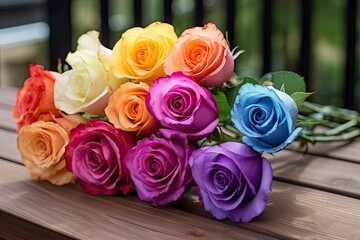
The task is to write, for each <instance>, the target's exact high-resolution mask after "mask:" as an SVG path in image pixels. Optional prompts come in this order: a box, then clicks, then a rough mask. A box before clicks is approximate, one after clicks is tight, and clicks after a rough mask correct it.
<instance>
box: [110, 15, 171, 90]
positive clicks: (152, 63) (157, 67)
mask: <svg viewBox="0 0 360 240" xmlns="http://www.w3.org/2000/svg"><path fill="white" fill-rule="evenodd" d="M176 40H177V36H176V34H175V32H174V27H173V26H171V25H169V24H166V23H161V22H155V23H153V24H151V25H149V26H147V27H146V28H139V27H135V28H131V29H129V30H127V31H126V32H125V33H124V34H123V35H122V36H121V38H120V40H119V41H118V42H117V43H116V44H115V46H114V49H113V52H112V54H111V59H110V71H111V72H113V74H114V76H115V77H117V78H128V79H130V80H132V81H133V82H140V81H141V82H146V83H147V84H149V85H150V84H152V83H153V82H154V81H155V80H156V79H157V78H158V77H161V76H165V72H164V70H163V64H164V60H165V57H166V56H167V54H168V53H169V52H170V51H171V48H172V46H173V45H174V43H175V42H176Z"/></svg>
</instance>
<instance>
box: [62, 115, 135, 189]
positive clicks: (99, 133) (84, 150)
mask: <svg viewBox="0 0 360 240" xmlns="http://www.w3.org/2000/svg"><path fill="white" fill-rule="evenodd" d="M135 145H136V137H135V135H133V134H131V133H127V132H124V131H122V130H120V129H116V128H114V127H113V126H112V125H111V124H109V123H107V122H105V121H102V120H99V119H92V120H90V121H89V122H88V123H87V124H80V125H79V126H78V127H77V128H75V129H73V130H72V131H71V132H70V140H69V144H68V145H67V147H66V152H65V159H66V164H67V167H68V170H69V171H70V172H73V173H74V174H75V175H76V176H77V178H78V180H79V182H80V185H81V187H82V188H83V189H84V190H85V191H86V192H88V193H90V194H93V195H97V194H101V193H102V194H105V195H111V194H114V193H115V192H117V191H121V192H122V193H123V194H126V193H127V192H128V191H129V190H130V189H131V188H132V181H131V179H130V173H129V170H128V169H127V168H126V166H125V162H124V160H125V157H126V155H127V152H128V151H129V150H130V149H131V148H132V147H133V146H135Z"/></svg>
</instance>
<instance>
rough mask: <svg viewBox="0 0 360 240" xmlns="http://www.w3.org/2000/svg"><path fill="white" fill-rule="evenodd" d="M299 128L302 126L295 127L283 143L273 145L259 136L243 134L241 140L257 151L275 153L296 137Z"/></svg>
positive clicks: (299, 130)
mask: <svg viewBox="0 0 360 240" xmlns="http://www.w3.org/2000/svg"><path fill="white" fill-rule="evenodd" d="M301 130H302V128H297V129H295V130H294V131H293V132H292V133H291V134H290V135H289V137H288V138H287V139H286V140H285V141H284V142H283V143H281V144H279V145H278V146H275V147H274V146H273V145H270V144H269V143H266V142H264V141H262V140H261V138H251V137H247V136H244V137H243V138H242V141H243V142H244V143H245V144H247V145H248V146H251V147H252V148H253V149H254V150H255V151H257V152H267V153H275V152H278V151H280V150H282V149H284V148H285V147H286V146H287V145H289V144H290V143H292V142H293V141H294V140H295V139H296V138H297V136H298V135H299V133H300V132H301Z"/></svg>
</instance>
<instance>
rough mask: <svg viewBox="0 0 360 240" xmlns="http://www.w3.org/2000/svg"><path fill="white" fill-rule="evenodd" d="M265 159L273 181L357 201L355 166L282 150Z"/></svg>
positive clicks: (359, 188)
mask: <svg viewBox="0 0 360 240" xmlns="http://www.w3.org/2000/svg"><path fill="white" fill-rule="evenodd" d="M266 157H267V158H268V159H269V160H270V162H271V164H272V167H273V171H274V177H275V179H277V180H281V181H285V182H291V183H294V184H297V185H302V186H308V187H312V188H316V189H321V190H324V191H328V192H333V193H337V194H343V195H345V196H350V197H354V198H358V199H360V174H359V172H360V164H358V163H354V162H346V161H339V160H337V159H332V158H325V157H319V156H316V155H312V154H307V155H303V154H302V153H297V152H291V151H286V150H283V151H281V152H278V153H276V154H274V155H272V156H271V155H270V154H267V155H266ZM353 158H354V159H355V158H358V156H354V157H353Z"/></svg>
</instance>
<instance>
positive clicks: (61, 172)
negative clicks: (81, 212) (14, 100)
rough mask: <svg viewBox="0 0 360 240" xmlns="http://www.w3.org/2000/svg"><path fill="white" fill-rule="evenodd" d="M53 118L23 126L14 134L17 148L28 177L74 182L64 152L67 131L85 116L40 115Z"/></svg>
mask: <svg viewBox="0 0 360 240" xmlns="http://www.w3.org/2000/svg"><path fill="white" fill-rule="evenodd" d="M42 116H43V117H45V118H52V119H53V120H54V121H55V122H44V121H36V122H34V123H32V124H29V125H25V126H23V127H22V128H21V129H20V131H19V134H18V137H17V148H18V150H19V152H20V154H21V158H22V161H23V163H24V164H25V166H26V167H27V168H28V169H29V172H30V175H31V177H32V179H34V180H37V181H40V180H48V181H49V182H51V183H53V184H56V185H63V184H66V183H69V182H75V180H76V178H75V176H74V175H73V174H72V173H70V172H68V171H67V168H66V163H65V158H64V153H65V147H66V145H67V144H68V142H69V136H68V135H69V131H70V130H71V129H72V128H74V127H76V126H77V125H78V124H79V123H85V122H86V120H85V119H84V118H82V117H81V116H80V115H63V117H62V118H61V117H60V118H59V117H55V116H54V115H52V116H51V115H42Z"/></svg>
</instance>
